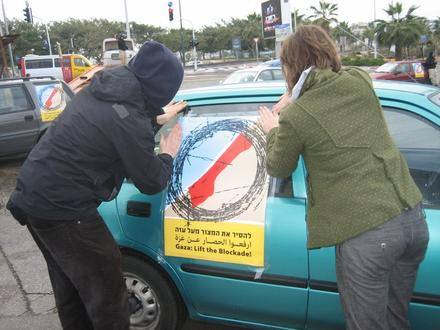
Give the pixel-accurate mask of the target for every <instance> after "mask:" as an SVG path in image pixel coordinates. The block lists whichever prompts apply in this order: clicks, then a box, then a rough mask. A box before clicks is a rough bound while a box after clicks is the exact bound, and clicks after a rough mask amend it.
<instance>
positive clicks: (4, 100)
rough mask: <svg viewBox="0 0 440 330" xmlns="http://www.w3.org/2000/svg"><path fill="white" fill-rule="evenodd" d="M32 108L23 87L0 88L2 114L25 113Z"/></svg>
mask: <svg viewBox="0 0 440 330" xmlns="http://www.w3.org/2000/svg"><path fill="white" fill-rule="evenodd" d="M30 108H31V104H30V102H29V98H28V97H27V95H26V91H25V90H24V87H23V86H22V85H14V86H5V87H3V86H1V87H0V113H5V112H15V111H23V110H28V109H30Z"/></svg>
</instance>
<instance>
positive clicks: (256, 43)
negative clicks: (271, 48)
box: [254, 38, 259, 62]
mask: <svg viewBox="0 0 440 330" xmlns="http://www.w3.org/2000/svg"><path fill="white" fill-rule="evenodd" d="M258 40H259V39H258V38H254V42H255V52H256V53H257V62H258Z"/></svg>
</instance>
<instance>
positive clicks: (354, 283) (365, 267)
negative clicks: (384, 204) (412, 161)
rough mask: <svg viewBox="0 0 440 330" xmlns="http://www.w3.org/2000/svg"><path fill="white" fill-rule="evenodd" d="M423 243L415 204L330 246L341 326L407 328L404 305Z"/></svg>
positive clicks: (424, 229)
mask: <svg viewBox="0 0 440 330" xmlns="http://www.w3.org/2000/svg"><path fill="white" fill-rule="evenodd" d="M428 241H429V233H428V227H427V225H426V221H425V215H424V212H423V209H422V208H421V206H420V205H418V206H416V207H415V208H414V209H410V210H405V211H404V212H403V213H401V214H400V215H399V216H397V217H395V218H393V219H391V220H389V221H387V222H386V223H384V224H383V225H381V226H379V227H376V228H374V229H372V230H370V231H368V232H365V233H363V234H361V235H359V236H356V237H354V238H352V239H349V240H347V241H345V242H343V243H341V244H338V245H337V246H336V275H337V280H338V290H339V295H340V299H341V303H342V307H343V310H344V315H345V321H346V325H347V329H349V330H370V329H371V330H373V329H374V330H381V329H383V330H388V329H390V330H405V329H410V328H411V326H410V323H409V321H408V317H407V315H408V307H409V302H410V300H411V296H412V293H413V289H414V285H415V281H416V276H417V270H418V268H419V264H420V263H421V261H422V260H423V258H424V256H425V252H426V247H427V245H428Z"/></svg>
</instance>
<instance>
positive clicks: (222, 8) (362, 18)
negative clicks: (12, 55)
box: [2, 0, 440, 29]
mask: <svg viewBox="0 0 440 330" xmlns="http://www.w3.org/2000/svg"><path fill="white" fill-rule="evenodd" d="M2 1H3V3H4V6H5V10H6V16H7V17H8V18H9V19H11V18H18V19H23V18H24V15H23V9H24V7H25V0H2ZM28 1H29V4H30V7H31V8H32V11H33V14H34V16H35V17H38V18H40V19H42V20H44V21H45V22H50V21H60V20H67V19H69V18H77V19H89V18H106V19H109V20H117V21H124V22H125V11H124V0H75V1H72V0H69V1H67V0H28ZM126 1H127V7H128V18H129V20H130V21H135V22H137V23H143V24H151V25H156V26H161V27H163V28H178V27H179V13H178V12H179V9H178V8H179V1H178V0H172V2H173V8H174V21H172V22H170V21H168V1H167V0H126ZM261 2H263V1H261V0H180V3H181V6H182V17H183V18H184V19H186V21H184V26H185V27H186V28H190V27H191V23H192V24H193V25H194V27H195V29H200V28H201V27H203V26H206V25H208V26H209V25H214V24H215V23H220V22H221V20H222V19H223V20H226V21H229V20H230V19H231V17H234V18H245V17H246V16H247V15H248V14H251V13H254V12H257V13H260V11H261ZM318 2H319V1H318V0H303V1H294V0H290V5H291V7H292V10H293V9H294V8H295V9H298V10H299V12H300V13H303V14H306V15H310V14H311V11H310V9H309V7H310V6H312V5H314V6H318ZM328 2H331V3H336V4H338V6H339V10H338V18H339V20H343V21H348V22H350V23H356V22H368V21H372V20H373V18H374V0H333V1H332V0H328ZM375 2H376V17H377V18H378V19H383V18H386V14H385V13H384V11H383V8H386V7H387V6H388V4H389V3H391V0H376V1H375ZM400 2H402V3H403V6H404V11H405V12H406V10H407V9H408V8H409V7H410V6H411V5H418V6H419V9H418V10H417V11H416V14H417V15H419V16H425V17H428V18H429V19H434V18H436V17H438V16H440V1H439V0H401V1H400ZM35 21H38V20H37V19H35ZM188 21H190V22H191V23H189V22H188Z"/></svg>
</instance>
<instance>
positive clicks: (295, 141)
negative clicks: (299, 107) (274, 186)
mask: <svg viewBox="0 0 440 330" xmlns="http://www.w3.org/2000/svg"><path fill="white" fill-rule="evenodd" d="M294 107H295V105H292V106H291V107H289V108H286V109H285V110H284V111H282V112H281V115H280V117H279V121H278V124H279V126H278V127H273V128H271V129H270V131H269V132H268V133H267V136H266V169H267V173H268V174H269V175H271V176H274V177H278V178H286V177H288V176H289V175H291V174H292V172H293V171H294V170H295V169H296V166H297V164H298V159H299V156H300V154H301V153H302V152H303V148H304V147H303V142H302V139H301V137H300V136H299V135H298V134H297V132H296V129H295V127H294V125H293V123H292V122H291V120H290V118H289V115H290V113H291V112H292V111H295V109H294Z"/></svg>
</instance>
